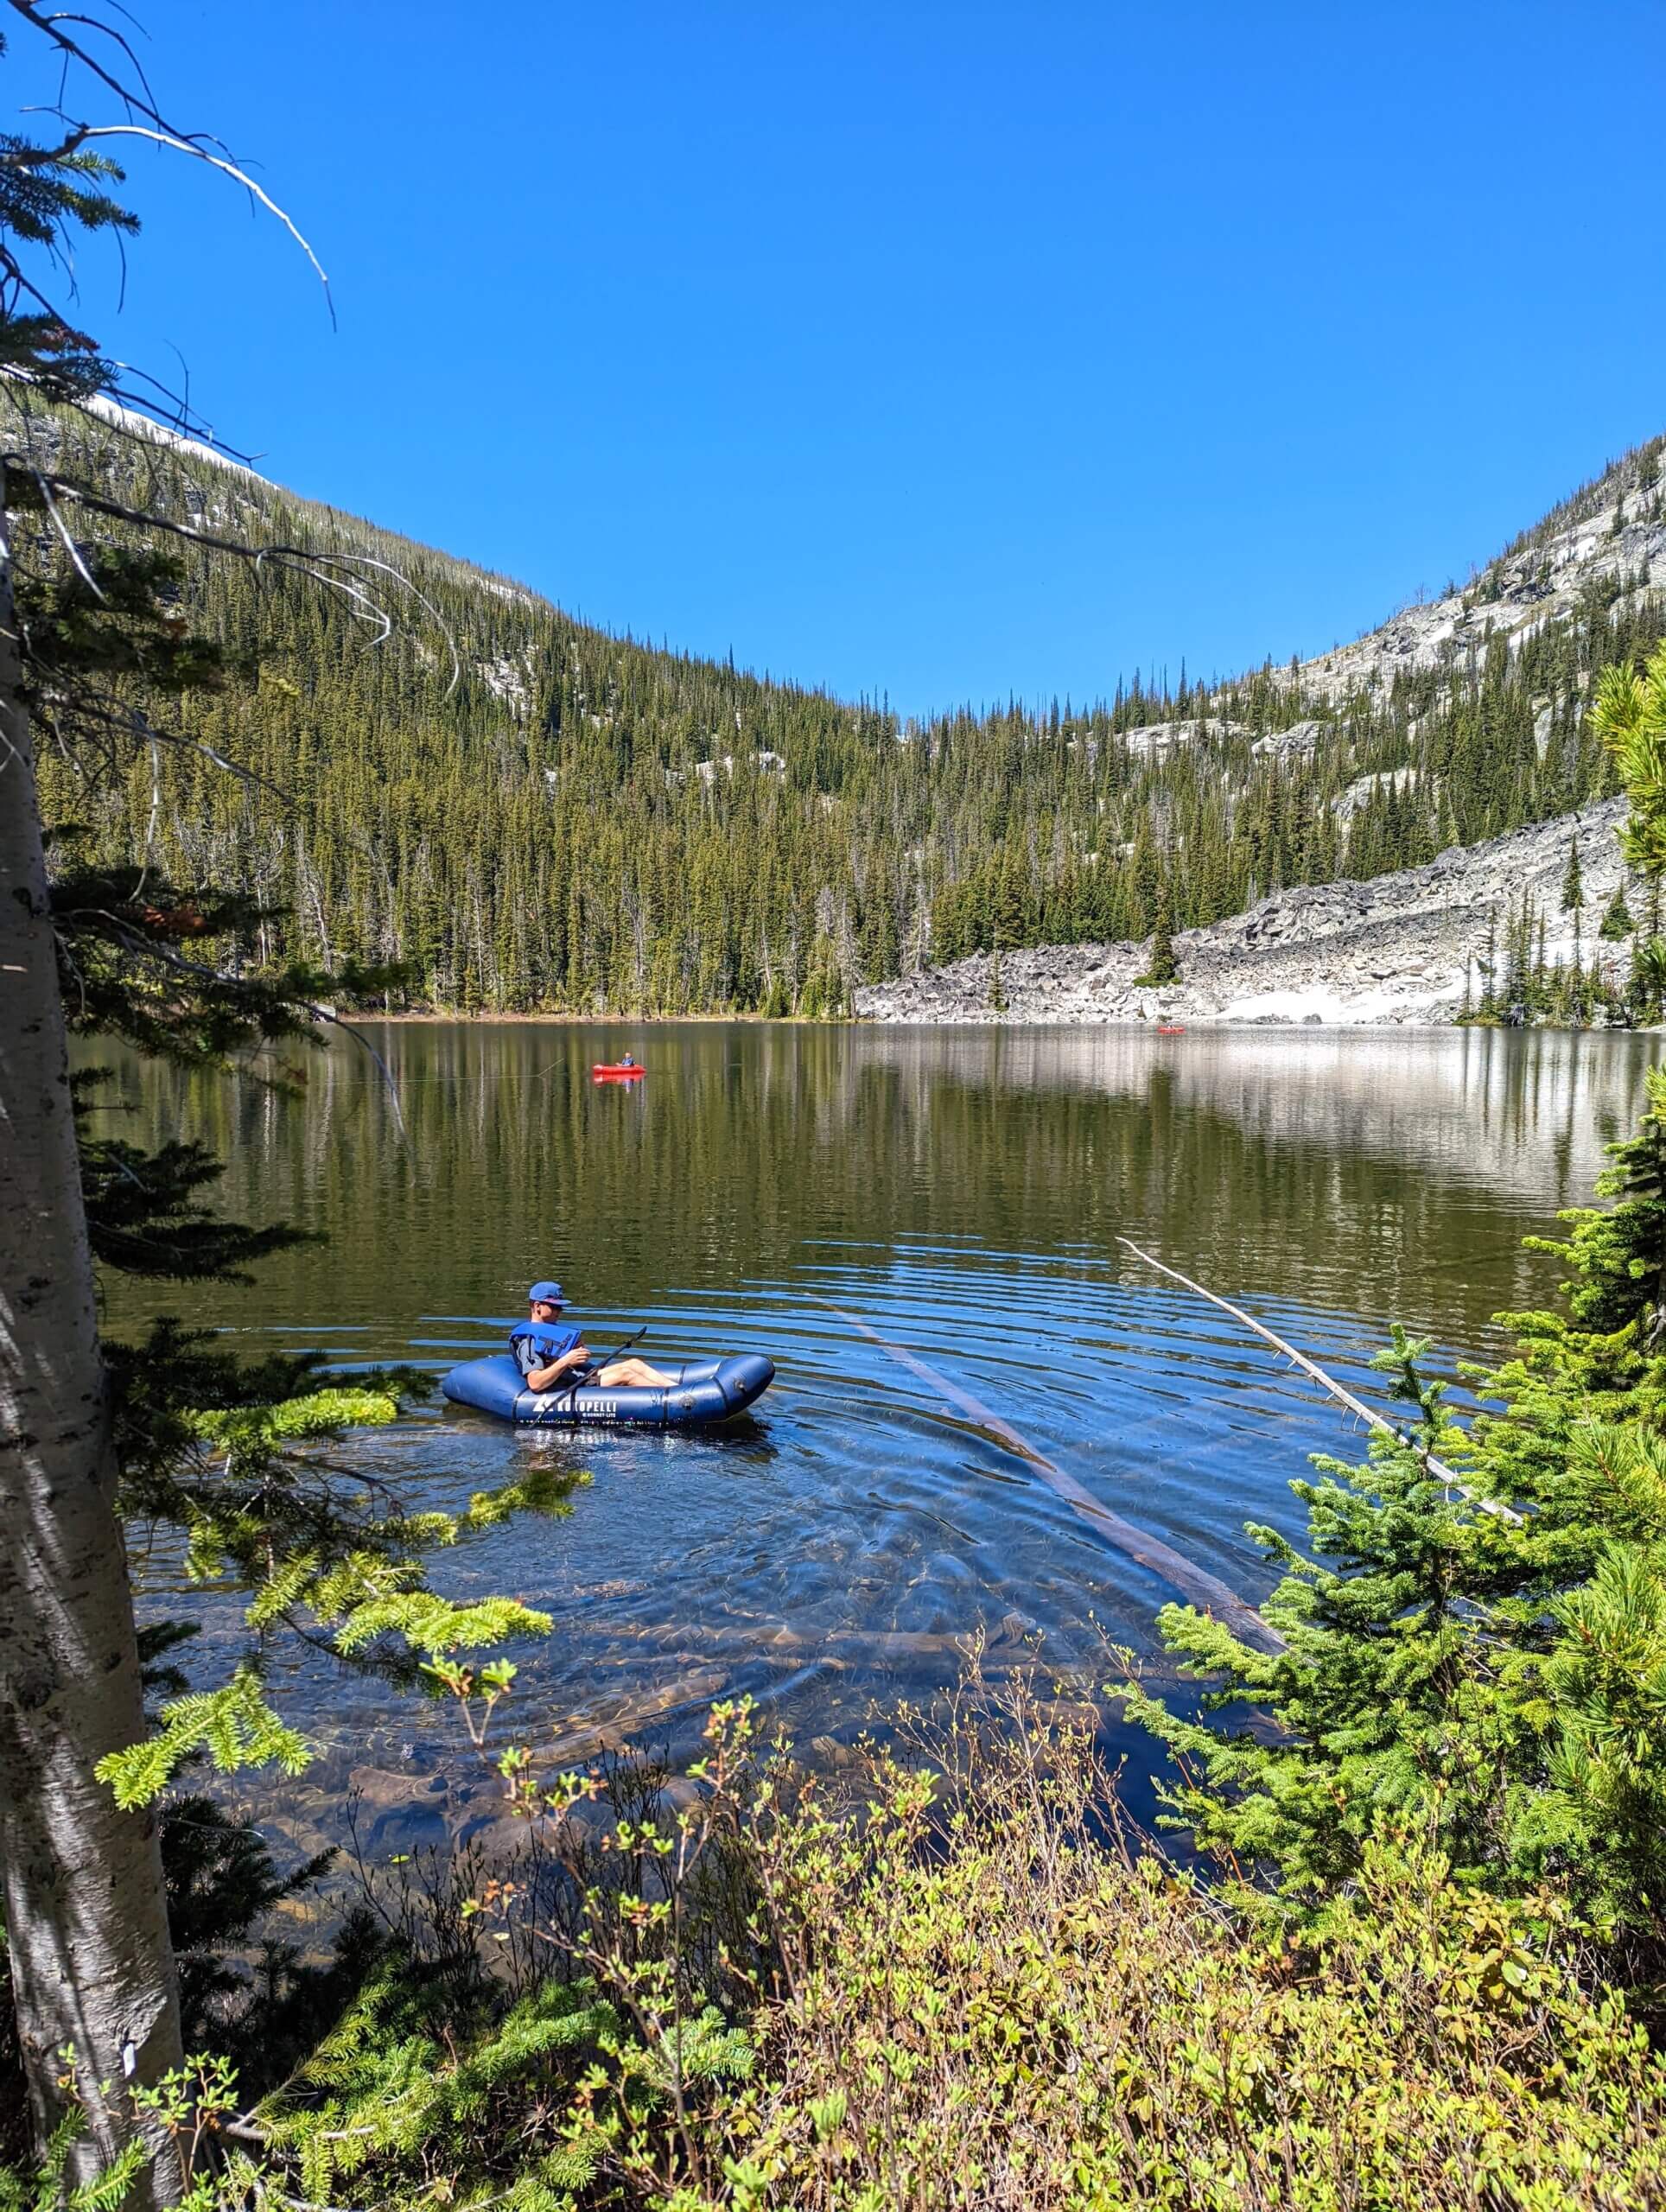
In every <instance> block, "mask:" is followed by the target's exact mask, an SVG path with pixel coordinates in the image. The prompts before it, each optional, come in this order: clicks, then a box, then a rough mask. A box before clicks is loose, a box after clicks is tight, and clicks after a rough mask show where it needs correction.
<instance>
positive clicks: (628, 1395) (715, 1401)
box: [440, 1351, 775, 1428]
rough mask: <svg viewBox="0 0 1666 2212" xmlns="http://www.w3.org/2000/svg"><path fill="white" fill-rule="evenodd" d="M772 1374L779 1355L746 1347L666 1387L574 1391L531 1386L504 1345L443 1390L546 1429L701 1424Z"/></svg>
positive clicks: (458, 1400)
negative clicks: (593, 1423)
mask: <svg viewBox="0 0 1666 2212" xmlns="http://www.w3.org/2000/svg"><path fill="white" fill-rule="evenodd" d="M774 1377H775V1363H774V1361H773V1359H766V1358H765V1357H764V1355H763V1354H762V1353H761V1352H757V1351H748V1352H741V1353H739V1354H738V1355H737V1356H736V1357H734V1358H731V1359H695V1360H690V1361H688V1362H686V1363H684V1365H683V1366H682V1367H680V1368H678V1369H677V1379H676V1381H675V1382H673V1383H671V1384H670V1385H669V1386H668V1387H666V1388H665V1389H657V1388H656V1389H626V1390H603V1389H598V1388H597V1386H596V1385H595V1383H581V1384H580V1385H579V1387H578V1389H565V1390H529V1389H527V1387H526V1377H525V1376H524V1375H523V1374H522V1373H521V1371H520V1369H519V1368H518V1366H517V1365H516V1363H515V1361H514V1359H513V1358H512V1356H511V1355H510V1354H509V1353H508V1352H506V1351H500V1352H494V1353H493V1355H492V1356H491V1357H490V1358H489V1359H470V1360H465V1361H464V1363H463V1364H462V1365H461V1367H454V1368H453V1369H452V1370H451V1372H450V1374H449V1375H448V1376H444V1377H443V1378H442V1381H441V1383H440V1389H441V1390H442V1393H443V1394H444V1395H445V1396H447V1397H448V1398H449V1399H450V1400H451V1402H452V1403H453V1404H454V1405H459V1406H473V1407H474V1409H475V1410H476V1412H478V1413H483V1414H497V1416H498V1418H499V1420H500V1421H531V1422H534V1423H537V1424H539V1425H541V1426H542V1427H546V1428H548V1427H565V1426H569V1425H574V1424H579V1423H584V1422H591V1421H599V1422H602V1423H604V1424H607V1425H608V1426H610V1427H620V1428H624V1427H645V1428H695V1427H700V1426H702V1425H703V1424H704V1423H706V1422H709V1421H728V1420H729V1419H730V1418H731V1417H732V1416H733V1415H734V1414H740V1413H744V1412H745V1411H746V1409H747V1407H748V1406H749V1405H751V1403H752V1402H753V1401H754V1399H755V1398H758V1397H760V1396H761V1395H762V1394H763V1393H764V1392H765V1391H766V1389H768V1388H769V1386H770V1384H771V1383H772V1382H773V1380H774Z"/></svg>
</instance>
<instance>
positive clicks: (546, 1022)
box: [334, 1009, 1666, 1041]
mask: <svg viewBox="0 0 1666 2212" xmlns="http://www.w3.org/2000/svg"><path fill="white" fill-rule="evenodd" d="M334 1023H335V1024H336V1025H339V1026H342V1027H353V1028H359V1029H362V1028H367V1027H372V1025H380V1026H385V1027H389V1028H423V1027H431V1028H438V1027H442V1026H443V1025H446V1024H455V1025H458V1026H461V1027H469V1028H511V1027H537V1028H550V1029H561V1028H569V1029H604V1028H633V1029H689V1028H696V1027H699V1028H713V1027H724V1026H737V1025H743V1026H745V1027H747V1028H750V1029H795V1030H833V1029H861V1030H866V1031H870V1032H872V1033H874V1034H875V1035H883V1034H885V1033H887V1032H891V1031H895V1030H904V1029H956V1030H963V1031H970V1030H997V1031H1000V1032H1002V1033H1006V1034H1008V1035H1011V1036H1018V1035H1021V1034H1023V1033H1027V1032H1029V1031H1032V1030H1038V1029H1049V1030H1055V1031H1068V1032H1069V1033H1071V1034H1072V1035H1098V1034H1104V1033H1116V1034H1118V1035H1121V1036H1135V1037H1137V1036H1142V1035H1143V1036H1147V1037H1151V1038H1157V1037H1165V1039H1166V1041H1167V1040H1168V1039H1173V1038H1177V1037H1206V1036H1234V1037H1248V1036H1256V1037H1267V1036H1274V1035H1286V1036H1292V1037H1341V1036H1347V1037H1381V1036H1384V1035H1387V1034H1389V1033H1392V1034H1395V1035H1397V1036H1406V1037H1448V1036H1455V1035H1458V1034H1459V1033H1461V1032H1464V1031H1470V1032H1472V1033H1478V1034H1491V1033H1499V1034H1503V1035H1511V1034H1514V1035H1520V1036H1526V1035H1529V1034H1532V1035H1536V1036H1541V1037H1543V1036H1557V1037H1657V1036H1659V1035H1660V1034H1661V1033H1662V1032H1663V1030H1666V1023H1660V1022H1652V1023H1645V1024H1643V1025H1640V1026H1639V1027H1635V1028H1632V1027H1623V1026H1617V1025H1612V1024H1608V1023H1597V1022H1587V1023H1584V1024H1582V1025H1580V1026H1579V1027H1574V1026H1573V1025H1571V1024H1568V1023H1564V1022H1554V1021H1534V1022H1523V1023H1520V1024H1517V1025H1514V1026H1512V1025H1511V1024H1510V1023H1507V1022H1501V1021H1470V1022H1463V1021H1396V1020H1382V1021H1323V1020H1319V1021H1314V1020H1279V1019H1276V1018H1275V1019H1271V1020H1269V1019H1267V1018H1265V1017H1263V1018H1262V1019H1260V1020H1256V1019H1254V1018H1251V1019H1249V1020H1223V1019H1221V1018H1220V1017H1219V1016H1218V1015H1207V1014H1205V1015H1201V1016H1194V1017H1193V1019H1192V1020H1190V1021H1186V1022H1181V1023H1180V1024H1178V1025H1176V1027H1174V1028H1173V1029H1172V1030H1168V1031H1167V1032H1165V1030H1164V1028H1163V1027H1161V1026H1160V1024H1158V1023H1157V1022H1155V1021H1142V1020H1137V1019H1135V1020H1130V1019H1129V1018H1128V1017H1126V1016H1121V1017H1117V1018H1115V1019H1112V1020H1084V1019H1083V1018H1082V1017H1080V1016H1076V1017H1071V1016H1070V1015H1068V1014H1066V1015H1060V1016H1059V1017H1057V1018H1055V1019H1052V1020H1047V1019H1045V1018H1044V1019H1040V1020H1027V1019H1025V1018H1023V1017H1020V1018H1019V1019H1017V1020H1014V1019H1013V1018H1012V1016H1010V1015H1002V1014H997V1015H992V1016H989V1017H988V1018H980V1017H979V1016H978V1015H976V1014H951V1015H932V1014H922V1015H919V1016H917V1017H913V1018H907V1017H901V1018H898V1017H881V1018H880V1019H878V1020H875V1019H874V1016H873V1015H871V1014H841V1015H838V1016H836V1018H834V1019H833V1020H825V1019H822V1018H819V1017H812V1018H809V1019H806V1018H804V1017H802V1016H800V1015H798V1014H741V1013H736V1014H549V1013H537V1014H500V1013H496V1012H490V1013H476V1014H465V1013H461V1012H458V1013H446V1012H436V1011H435V1010H433V1009H424V1010H423V1011H420V1012H418V1011H407V1012H404V1013H402V1014H363V1013H343V1012H341V1011H340V1010H339V1009H338V1010H337V1012H336V1014H335V1015H334Z"/></svg>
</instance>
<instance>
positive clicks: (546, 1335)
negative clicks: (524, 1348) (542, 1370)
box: [509, 1321, 584, 1374]
mask: <svg viewBox="0 0 1666 2212" xmlns="http://www.w3.org/2000/svg"><path fill="white" fill-rule="evenodd" d="M583 1338H584V1332H583V1330H582V1329H550V1328H546V1327H545V1326H544V1323H543V1322H542V1321H523V1322H521V1323H520V1324H519V1325H518V1327H516V1328H513V1329H512V1330H511V1331H510V1332H509V1343H510V1347H511V1349H512V1351H514V1352H515V1360H516V1364H517V1365H520V1353H519V1351H518V1347H519V1346H520V1345H521V1344H530V1345H531V1348H532V1350H533V1351H535V1352H536V1353H537V1358H536V1359H534V1361H533V1362H532V1364H533V1366H534V1367H548V1366H549V1365H550V1363H551V1362H552V1361H555V1360H557V1359H559V1358H560V1357H561V1356H562V1354H563V1352H568V1351H571V1350H572V1349H573V1346H574V1345H575V1344H580V1343H582V1341H583ZM526 1371H527V1370H525V1367H522V1368H521V1372H522V1373H523V1374H525V1372H526Z"/></svg>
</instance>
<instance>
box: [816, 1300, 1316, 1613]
mask: <svg viewBox="0 0 1666 2212" xmlns="http://www.w3.org/2000/svg"><path fill="white" fill-rule="evenodd" d="M820 1302H821V1303H822V1304H823V1305H827V1301H826V1300H821V1301H820ZM827 1311H828V1312H829V1313H836V1314H837V1315H838V1318H839V1319H840V1320H841V1321H843V1322H845V1323H846V1324H847V1325H849V1327H850V1328H853V1329H857V1330H860V1331H861V1332H862V1335H863V1336H865V1337H867V1338H868V1339H869V1340H870V1342H872V1343H874V1344H877V1345H878V1346H879V1347H880V1349H881V1351H887V1352H889V1353H890V1355H891V1357H892V1358H893V1359H894V1360H897V1361H898V1362H900V1364H901V1365H902V1366H904V1367H906V1368H908V1369H909V1370H911V1371H912V1373H913V1374H915V1375H918V1376H919V1377H920V1379H921V1381H922V1382H925V1383H930V1384H931V1385H932V1389H934V1390H938V1391H941V1393H942V1394H943V1395H944V1397H945V1398H946V1399H947V1400H948V1402H949V1403H950V1404H951V1406H958V1407H959V1408H960V1409H961V1411H962V1412H963V1413H965V1414H970V1416H971V1418H972V1419H973V1420H974V1421H976V1422H977V1423H978V1424H979V1426H980V1427H983V1428H986V1429H989V1430H990V1431H992V1432H993V1433H994V1434H995V1435H996V1436H998V1437H999V1438H1000V1439H1001V1440H1002V1443H1003V1444H1005V1445H1007V1446H1008V1448H1009V1449H1010V1450H1012V1451H1014V1452H1016V1453H1017V1454H1018V1457H1019V1458H1020V1459H1024V1460H1027V1462H1028V1463H1029V1465H1031V1466H1033V1468H1035V1469H1036V1471H1038V1472H1039V1473H1040V1476H1041V1478H1042V1479H1043V1480H1044V1481H1045V1482H1046V1484H1047V1486H1048V1488H1049V1489H1050V1490H1053V1491H1057V1492H1058V1494H1059V1497H1062V1498H1063V1499H1064V1501H1065V1503H1066V1504H1067V1505H1068V1506H1069V1507H1070V1508H1071V1510H1072V1511H1073V1512H1075V1513H1077V1514H1078V1515H1079V1516H1081V1518H1082V1519H1083V1520H1084V1521H1085V1522H1087V1523H1088V1525H1089V1527H1090V1528H1091V1529H1096V1530H1097V1533H1098V1534H1099V1535H1101V1536H1103V1538H1104V1539H1105V1541H1107V1542H1108V1543H1110V1544H1112V1545H1114V1546H1115V1548H1116V1550H1118V1551H1119V1552H1123V1553H1126V1554H1127V1555H1128V1557H1129V1559H1131V1560H1135V1561H1137V1563H1138V1564H1139V1565H1140V1566H1141V1567H1145V1568H1146V1569H1147V1570H1148V1572H1149V1573H1152V1574H1154V1575H1156V1576H1157V1577H1158V1578H1159V1580H1161V1581H1164V1582H1167V1583H1169V1584H1171V1585H1172V1586H1173V1587H1174V1588H1175V1589H1176V1590H1179V1591H1180V1592H1183V1593H1184V1594H1185V1595H1186V1597H1187V1598H1189V1599H1191V1600H1192V1603H1193V1605H1199V1606H1201V1607H1202V1608H1203V1610H1204V1611H1205V1612H1210V1613H1213V1614H1214V1615H1215V1616H1216V1617H1217V1618H1218V1619H1220V1620H1223V1621H1224V1622H1225V1623H1226V1624H1227V1626H1228V1627H1229V1628H1230V1630H1232V1632H1233V1634H1234V1635H1235V1636H1237V1637H1242V1638H1243V1641H1244V1642H1245V1643H1254V1644H1257V1645H1259V1646H1260V1647H1261V1648H1262V1649H1263V1650H1265V1649H1272V1650H1275V1651H1282V1650H1283V1649H1284V1638H1283V1637H1281V1635H1280V1634H1279V1632H1278V1630H1276V1629H1275V1628H1273V1627H1271V1626H1269V1624H1268V1623H1267V1622H1266V1621H1264V1620H1263V1619H1262V1617H1261V1615H1260V1614H1259V1613H1258V1612H1257V1611H1256V1609H1255V1607H1254V1606H1253V1605H1246V1604H1245V1602H1244V1600H1243V1599H1242V1598H1240V1597H1239V1595H1238V1593H1237V1591H1236V1590H1232V1589H1229V1588H1228V1586H1227V1585H1226V1584H1225V1583H1224V1582H1223V1581H1221V1580H1219V1579H1218V1577H1217V1576H1215V1575H1212V1574H1211V1573H1208V1572H1207V1571H1206V1570H1205V1568H1203V1567H1199V1566H1196V1565H1195V1564H1194V1563H1193V1562H1192V1560H1189V1559H1187V1558H1186V1556H1185V1554H1183V1553H1181V1552H1177V1551H1176V1550H1175V1549H1174V1547H1173V1545H1172V1544H1166V1543H1165V1542H1164V1541H1163V1540H1162V1538H1161V1537H1160V1536H1154V1535H1150V1534H1149V1532H1148V1530H1146V1529H1136V1528H1135V1525H1134V1523H1133V1522H1131V1521H1124V1520H1123V1518H1122V1515H1121V1514H1120V1513H1113V1512H1112V1511H1111V1510H1110V1508H1109V1507H1108V1506H1104V1505H1101V1504H1100V1503H1099V1501H1098V1499H1097V1497H1094V1496H1093V1494H1092V1492H1091V1491H1086V1490H1084V1488H1083V1487H1082V1485H1081V1484H1080V1483H1078V1481H1077V1479H1076V1478H1075V1476H1074V1475H1067V1474H1066V1473H1065V1470H1064V1469H1063V1468H1062V1467H1059V1466H1055V1465H1053V1463H1052V1460H1051V1459H1048V1458H1047V1456H1046V1453H1045V1452H1038V1451H1037V1450H1036V1448H1035V1446H1033V1444H1030V1443H1027V1442H1026V1440H1024V1438H1023V1437H1021V1435H1020V1434H1019V1433H1018V1431H1017V1430H1016V1429H1015V1428H1014V1427H1013V1425H1012V1423H1011V1422H1010V1421H1003V1420H1002V1417H1001V1415H1000V1414H997V1413H995V1412H993V1411H992V1410H991V1409H990V1408H989V1407H988V1406H986V1405H983V1404H982V1403H981V1402H979V1401H978V1400H977V1399H976V1398H975V1397H973V1396H972V1395H971V1393H970V1391H969V1390H963V1389H960V1387H959V1385H958V1384H957V1383H951V1382H950V1380H949V1378H948V1376H946V1375H939V1374H938V1371H937V1370H936V1368H934V1367H928V1366H927V1365H926V1363H925V1361H924V1360H923V1359H921V1358H920V1357H919V1356H918V1355H917V1354H916V1353H914V1352H912V1351H908V1350H907V1349H906V1346H905V1345H902V1344H891V1343H890V1342H888V1341H887V1338H884V1337H882V1336H881V1334H880V1333H879V1332H878V1330H877V1329H870V1328H869V1327H868V1324H867V1322H866V1321H864V1320H862V1319H860V1317H859V1316H858V1315H856V1314H855V1313H845V1312H843V1309H842V1308H841V1307H839V1306H832V1305H827Z"/></svg>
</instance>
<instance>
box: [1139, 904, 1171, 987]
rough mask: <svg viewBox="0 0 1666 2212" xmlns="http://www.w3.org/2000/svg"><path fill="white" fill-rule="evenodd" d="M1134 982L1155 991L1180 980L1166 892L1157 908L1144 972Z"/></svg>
mask: <svg viewBox="0 0 1666 2212" xmlns="http://www.w3.org/2000/svg"><path fill="white" fill-rule="evenodd" d="M1134 980H1135V984H1136V985H1140V986H1150V987H1152V988H1157V989H1161V988H1163V987H1164V986H1166V985H1167V984H1170V983H1178V982H1180V980H1181V978H1180V961H1179V959H1178V957H1176V955H1175V951H1174V937H1173V930H1172V928H1171V926H1170V923H1169V903H1168V893H1167V890H1165V891H1164V893H1163V894H1162V899H1161V901H1160V905H1159V906H1158V908H1157V926H1156V929H1155V931H1154V933H1153V936H1152V939H1151V951H1150V955H1149V957H1148V959H1147V961H1146V964H1145V972H1144V974H1143V975H1141V976H1135V979H1134Z"/></svg>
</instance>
